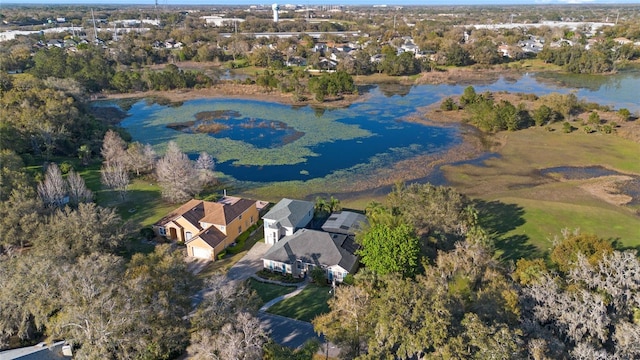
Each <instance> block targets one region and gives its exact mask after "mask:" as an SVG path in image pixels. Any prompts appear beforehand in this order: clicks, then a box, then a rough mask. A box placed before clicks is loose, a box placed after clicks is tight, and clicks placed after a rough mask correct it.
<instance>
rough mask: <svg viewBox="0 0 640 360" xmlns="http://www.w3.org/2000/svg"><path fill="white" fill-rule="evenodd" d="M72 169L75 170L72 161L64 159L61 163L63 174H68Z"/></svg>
mask: <svg viewBox="0 0 640 360" xmlns="http://www.w3.org/2000/svg"><path fill="white" fill-rule="evenodd" d="M71 170H73V165H71V163H70V162H68V161H64V162H63V163H62V164H60V172H62V173H63V174H67V173H68V172H69V171H71Z"/></svg>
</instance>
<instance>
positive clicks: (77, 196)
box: [67, 170, 93, 206]
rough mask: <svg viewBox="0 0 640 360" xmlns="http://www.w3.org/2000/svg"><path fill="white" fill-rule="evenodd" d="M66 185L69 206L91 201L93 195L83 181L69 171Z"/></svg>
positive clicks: (73, 172)
mask: <svg viewBox="0 0 640 360" xmlns="http://www.w3.org/2000/svg"><path fill="white" fill-rule="evenodd" d="M67 184H68V189H69V192H68V194H69V204H71V206H78V204H80V203H85V202H91V201H93V193H92V192H91V190H89V189H88V188H87V185H86V184H85V182H84V179H82V177H81V176H80V175H79V174H78V173H76V172H75V171H73V170H71V171H70V172H69V174H67Z"/></svg>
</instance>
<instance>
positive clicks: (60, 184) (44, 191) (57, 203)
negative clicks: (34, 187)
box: [38, 163, 69, 207]
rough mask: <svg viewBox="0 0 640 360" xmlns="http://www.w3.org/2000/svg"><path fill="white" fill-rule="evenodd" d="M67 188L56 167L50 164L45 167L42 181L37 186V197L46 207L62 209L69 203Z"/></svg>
mask: <svg viewBox="0 0 640 360" xmlns="http://www.w3.org/2000/svg"><path fill="white" fill-rule="evenodd" d="M67 186H68V184H67V182H66V181H64V179H63V178H62V172H60V168H59V167H58V165H56V164H55V163H51V164H49V166H47V170H46V172H45V175H44V180H43V181H42V182H40V183H39V184H38V195H40V199H41V200H42V202H43V203H44V204H45V205H46V206H51V207H62V206H64V205H65V204H66V203H67V202H68V201H69V199H68V198H67Z"/></svg>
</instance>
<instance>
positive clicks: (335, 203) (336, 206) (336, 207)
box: [328, 196, 342, 213]
mask: <svg viewBox="0 0 640 360" xmlns="http://www.w3.org/2000/svg"><path fill="white" fill-rule="evenodd" d="M328 205H329V212H330V213H334V212H338V211H340V210H342V205H340V199H336V198H334V197H333V196H331V198H330V199H329V203H328Z"/></svg>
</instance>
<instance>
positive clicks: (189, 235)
mask: <svg viewBox="0 0 640 360" xmlns="http://www.w3.org/2000/svg"><path fill="white" fill-rule="evenodd" d="M184 237H185V238H186V239H187V240H191V238H192V237H193V234H192V233H191V231H187V232H186V233H185V234H184Z"/></svg>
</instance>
